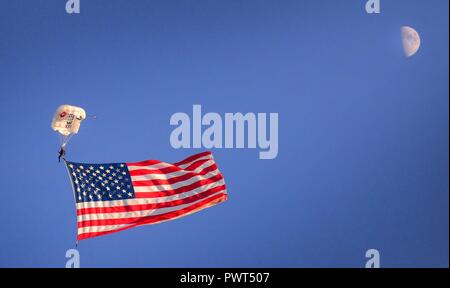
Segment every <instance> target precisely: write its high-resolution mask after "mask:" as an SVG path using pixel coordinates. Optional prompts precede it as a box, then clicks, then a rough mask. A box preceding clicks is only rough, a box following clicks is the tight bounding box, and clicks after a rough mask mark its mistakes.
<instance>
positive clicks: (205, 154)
mask: <svg viewBox="0 0 450 288" xmlns="http://www.w3.org/2000/svg"><path fill="white" fill-rule="evenodd" d="M207 155H211V152H209V151H207V152H203V153H199V154H196V155H192V156H190V157H188V158H186V159H184V160H182V161H180V162H177V163H173V165H175V166H180V165H183V164H186V163H189V162H192V161H194V160H196V159H198V158H201V157H203V156H207ZM158 163H163V162H162V161H159V160H144V161H139V162H129V163H126V164H127V165H130V166H150V165H155V164H158Z"/></svg>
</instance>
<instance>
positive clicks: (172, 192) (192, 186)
mask: <svg viewBox="0 0 450 288" xmlns="http://www.w3.org/2000/svg"><path fill="white" fill-rule="evenodd" d="M222 179H223V176H222V174H217V175H215V176H212V177H210V178H205V179H202V180H200V181H197V182H194V183H192V184H189V185H186V186H182V187H179V188H176V189H167V190H164V191H158V192H135V193H134V194H135V197H136V198H158V197H165V196H171V195H176V194H180V193H184V192H189V191H191V190H193V189H195V188H198V187H201V186H203V185H206V184H213V183H215V182H217V181H219V180H222Z"/></svg>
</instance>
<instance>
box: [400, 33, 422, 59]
mask: <svg viewBox="0 0 450 288" xmlns="http://www.w3.org/2000/svg"><path fill="white" fill-rule="evenodd" d="M401 30H402V43H403V51H404V52H405V56H406V57H411V56H413V55H414V54H416V53H417V51H418V50H419V48H420V42H421V41H420V36H419V33H417V31H416V30H414V29H413V28H411V27H409V26H403V27H402V29H401Z"/></svg>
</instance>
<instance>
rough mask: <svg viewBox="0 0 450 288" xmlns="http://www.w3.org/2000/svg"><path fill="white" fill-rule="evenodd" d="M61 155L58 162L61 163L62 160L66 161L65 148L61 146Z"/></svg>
mask: <svg viewBox="0 0 450 288" xmlns="http://www.w3.org/2000/svg"><path fill="white" fill-rule="evenodd" d="M58 153H59V155H58V162H61V158H63V160H65V159H64V156H65V155H66V151H65V150H64V147H62V146H61V149H60V150H59V152H58Z"/></svg>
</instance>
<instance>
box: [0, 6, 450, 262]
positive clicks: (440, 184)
mask: <svg viewBox="0 0 450 288" xmlns="http://www.w3.org/2000/svg"><path fill="white" fill-rule="evenodd" d="M0 4H1V9H0V14H1V15H0V105H1V107H2V113H1V115H0V120H1V121H0V129H1V135H2V141H1V144H0V148H1V149H0V157H1V163H2V165H1V166H0V175H1V176H0V178H1V188H0V191H1V194H2V201H1V203H0V216H1V219H2V221H1V224H0V231H1V233H2V237H0V247H1V248H0V267H11V266H12V267H49V266H50V267H64V265H65V261H66V259H65V252H66V250H67V249H69V248H73V247H74V242H75V233H76V217H75V206H74V200H73V195H72V191H71V187H70V183H69V178H68V176H67V172H66V170H65V168H64V167H63V165H61V164H58V162H57V159H56V156H57V151H58V137H57V135H56V134H55V133H54V132H53V131H52V130H51V129H50V121H51V118H52V115H53V112H54V110H55V109H56V108H57V107H58V106H59V105H60V104H64V103H69V104H74V105H79V106H82V107H84V108H85V109H86V110H87V111H88V113H89V114H91V115H96V116H97V119H96V120H92V119H89V120H87V121H85V122H84V123H83V126H82V127H81V131H80V134H79V135H77V136H76V137H74V138H73V140H72V141H71V142H70V144H69V149H68V158H69V159H70V160H72V161H76V162H95V163H97V162H99V163H101V162H120V161H138V160H144V159H160V160H164V161H168V162H175V161H178V160H181V159H183V158H185V157H186V156H188V155H191V154H194V153H197V152H200V151H203V150H202V149H181V150H175V149H173V148H172V147H171V145H170V142H169V136H170V133H171V131H172V129H173V127H172V126H170V125H169V119H170V117H171V115H172V114H173V113H176V112H185V113H192V105H194V104H201V105H202V108H203V110H204V111H205V112H216V113H220V114H222V115H223V113H226V112H233V113H234V112H243V113H246V112H252V113H257V112H263V113H270V112H274V113H279V153H278V157H277V158H276V159H274V160H259V159H258V151H257V150H254V149H216V150H213V152H214V155H215V158H216V161H217V163H218V165H219V167H220V169H221V171H222V172H223V174H224V176H225V179H226V182H227V185H228V193H229V200H228V201H227V202H225V203H223V204H220V205H218V206H215V207H213V208H210V209H207V210H204V211H201V212H199V213H197V214H194V215H190V216H188V217H185V218H182V219H178V220H175V221H171V222H166V223H163V224H158V225H152V226H143V227H139V228H135V229H131V230H127V231H124V232H120V233H116V234H113V235H109V236H105V237H99V238H94V239H89V240H86V241H83V242H81V244H80V246H79V251H80V253H81V266H82V267H363V266H364V264H365V262H366V259H365V251H366V250H368V249H370V248H375V249H378V250H379V251H380V254H381V265H382V266H384V267H442V266H448V263H449V260H448V255H449V250H448V247H449V245H448V244H449V230H448V229H449V222H448V219H449V204H448V203H449V178H448V173H449V171H448V170H449V169H448V168H449V154H448V151H449V142H448V141H449V140H448V139H449V134H448V131H449V127H448V123H449V110H448V109H449V108H448V107H449V102H448V101H449V90H448V77H449V75H448V74H449V69H448V63H449V59H448V54H449V46H448V33H449V31H448V20H449V18H448V8H449V7H448V5H449V3H448V1H446V0H433V1H424V0H421V1H419V0H417V1H412V0H409V1H406V0H404V1H403V0H397V1H382V13H381V14H380V15H368V14H366V13H365V10H364V4H365V1H361V0H358V1H356V0H352V1H351V0H346V1H326V0H320V1H318V0H314V1H313V0H310V1H298V0H296V1H287V0H283V1H256V0H248V1H242V0H240V1H238V0H227V1H204V0H196V1H187V0H184V1H175V0H171V1H138V0H127V1H125V0H110V1H103V0H89V1H86V0H81V14H79V15H68V14H66V12H65V9H64V6H65V1H64V0H45V1H44V0H39V1H38V0H37V1H24V0H15V1H11V0H10V1H6V0H1V1H0ZM402 25H410V26H412V27H414V28H416V30H417V31H418V32H419V33H420V35H421V37H422V42H423V43H422V47H421V49H420V51H419V52H418V54H417V55H415V57H412V58H409V59H407V58H405V57H404V56H403V54H402V48H401V41H400V27H401V26H402Z"/></svg>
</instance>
